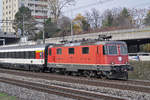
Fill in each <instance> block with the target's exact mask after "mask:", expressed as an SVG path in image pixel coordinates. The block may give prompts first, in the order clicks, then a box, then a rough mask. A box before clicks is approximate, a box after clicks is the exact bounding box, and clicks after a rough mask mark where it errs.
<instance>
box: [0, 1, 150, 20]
mask: <svg viewBox="0 0 150 100" xmlns="http://www.w3.org/2000/svg"><path fill="white" fill-rule="evenodd" d="M76 1H77V2H76V6H72V7H68V8H66V9H64V14H65V15H66V16H71V15H76V14H77V13H84V12H86V11H89V10H91V9H92V8H96V9H98V10H99V11H100V12H103V11H104V10H106V9H111V8H118V7H127V8H146V7H150V0H76ZM100 1H104V3H101V2H100ZM71 9H74V10H72V11H71ZM71 12H72V14H71ZM1 16H2V0H0V20H1Z"/></svg>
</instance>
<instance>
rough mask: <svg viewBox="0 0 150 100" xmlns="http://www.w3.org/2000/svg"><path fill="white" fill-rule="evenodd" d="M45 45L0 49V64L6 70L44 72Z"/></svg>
mask: <svg viewBox="0 0 150 100" xmlns="http://www.w3.org/2000/svg"><path fill="white" fill-rule="evenodd" d="M46 47H47V46H46V45H23V46H4V47H0V64H1V65H2V66H3V67H7V68H17V69H18V68H19V69H26V70H36V71H40V70H44V69H45V68H46V62H45V56H47V55H45V53H46V50H47V49H46Z"/></svg>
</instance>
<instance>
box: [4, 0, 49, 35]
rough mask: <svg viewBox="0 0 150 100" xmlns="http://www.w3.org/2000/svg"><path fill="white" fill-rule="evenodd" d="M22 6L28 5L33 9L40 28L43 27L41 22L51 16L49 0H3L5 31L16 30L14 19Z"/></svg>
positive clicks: (33, 14)
mask: <svg viewBox="0 0 150 100" xmlns="http://www.w3.org/2000/svg"><path fill="white" fill-rule="evenodd" d="M21 6H25V7H28V8H29V9H30V10H31V11H32V12H31V13H32V14H31V15H32V16H33V17H34V18H35V19H36V21H37V22H39V24H37V27H38V28H39V29H40V28H42V27H43V24H42V23H41V22H43V21H44V19H45V18H48V17H49V15H48V13H49V12H48V11H49V10H48V3H47V0H3V16H2V20H3V24H2V31H3V32H15V30H14V29H13V20H14V19H15V14H16V13H17V12H18V10H19V8H20V7H21Z"/></svg>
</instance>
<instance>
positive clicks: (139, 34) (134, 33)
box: [46, 27, 150, 43]
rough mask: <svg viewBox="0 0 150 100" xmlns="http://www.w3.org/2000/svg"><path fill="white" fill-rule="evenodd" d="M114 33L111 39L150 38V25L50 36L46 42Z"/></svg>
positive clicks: (91, 37) (89, 37) (96, 36)
mask: <svg viewBox="0 0 150 100" xmlns="http://www.w3.org/2000/svg"><path fill="white" fill-rule="evenodd" d="M104 34H105V35H112V39H111V40H125V41H127V40H142V39H150V27H148V28H141V29H128V30H117V31H109V32H99V33H89V34H83V35H74V36H66V37H64V38H63V37H57V38H49V39H47V40H46V42H53V43H56V42H57V43H59V41H61V40H63V39H65V40H68V41H69V40H70V41H71V40H72V39H73V40H80V39H83V38H85V39H97V38H98V36H99V35H104Z"/></svg>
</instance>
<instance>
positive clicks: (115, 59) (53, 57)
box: [47, 41, 131, 79]
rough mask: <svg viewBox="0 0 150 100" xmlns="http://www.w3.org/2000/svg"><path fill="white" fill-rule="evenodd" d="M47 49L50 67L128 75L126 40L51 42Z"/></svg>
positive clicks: (113, 75)
mask: <svg viewBox="0 0 150 100" xmlns="http://www.w3.org/2000/svg"><path fill="white" fill-rule="evenodd" d="M48 51H49V52H48V65H47V67H49V68H50V70H51V71H63V72H71V73H78V74H84V75H88V76H101V77H107V78H126V79H127V77H128V73H127V71H128V70H130V69H131V68H130V66H129V65H128V53H127V46H126V44H125V43H124V42H117V41H104V42H89V43H87V42H86V43H82V42H81V43H70V44H63V45H55V46H51V47H49V48H48Z"/></svg>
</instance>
